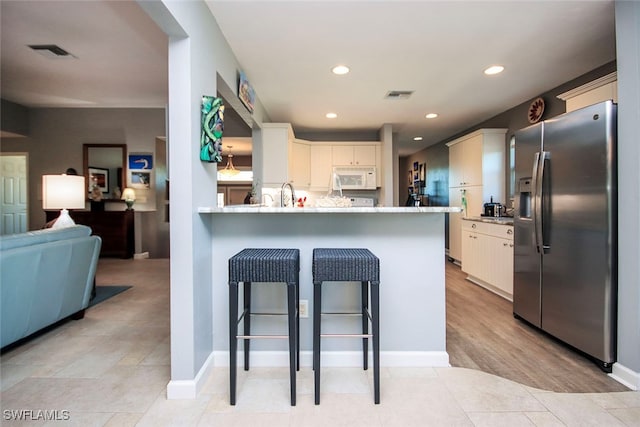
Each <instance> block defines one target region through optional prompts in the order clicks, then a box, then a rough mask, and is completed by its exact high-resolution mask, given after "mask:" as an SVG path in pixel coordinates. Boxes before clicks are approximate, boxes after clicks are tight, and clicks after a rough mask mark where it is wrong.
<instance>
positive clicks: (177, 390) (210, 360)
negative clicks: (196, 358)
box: [167, 353, 215, 399]
mask: <svg viewBox="0 0 640 427" xmlns="http://www.w3.org/2000/svg"><path fill="white" fill-rule="evenodd" d="M214 360H215V359H214V353H211V354H210V355H209V357H207V360H205V362H204V364H203V365H202V368H200V371H198V373H197V374H196V377H195V378H194V379H192V380H171V381H169V384H167V399H195V398H196V397H198V392H199V391H200V389H201V388H202V386H203V384H204V382H205V381H206V379H207V377H208V375H209V371H210V370H211V368H212V367H213V366H214Z"/></svg>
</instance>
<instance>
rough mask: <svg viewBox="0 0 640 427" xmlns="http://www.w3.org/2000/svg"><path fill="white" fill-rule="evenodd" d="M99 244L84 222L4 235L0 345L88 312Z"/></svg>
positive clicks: (1, 244)
mask: <svg viewBox="0 0 640 427" xmlns="http://www.w3.org/2000/svg"><path fill="white" fill-rule="evenodd" d="M101 244H102V241H101V240H100V237H98V236H92V235H91V229H90V228H89V227H86V226H84V225H76V226H73V227H68V228H63V229H46V230H38V231H31V232H27V233H21V234H12V235H7V236H0V297H1V299H0V304H1V307H0V308H1V310H2V311H0V317H1V318H0V320H1V323H0V347H3V348H4V347H6V346H7V345H9V344H12V343H14V342H16V341H18V340H20V339H21V338H24V337H26V336H29V335H31V334H32V333H34V332H37V331H38V330H40V329H42V328H44V327H46V326H49V325H52V324H53V323H56V322H57V321H59V320H62V319H65V318H67V317H69V316H72V315H73V316H74V318H82V317H83V316H84V310H85V309H86V308H87V307H88V306H89V299H90V297H91V291H92V288H93V283H94V278H95V274H96V268H97V266H98V255H99V254H100V246H101Z"/></svg>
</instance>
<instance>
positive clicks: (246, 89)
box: [238, 71, 256, 113]
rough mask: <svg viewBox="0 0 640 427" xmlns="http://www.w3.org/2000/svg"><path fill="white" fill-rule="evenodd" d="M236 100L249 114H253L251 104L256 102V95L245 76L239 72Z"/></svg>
mask: <svg viewBox="0 0 640 427" xmlns="http://www.w3.org/2000/svg"><path fill="white" fill-rule="evenodd" d="M238 98H240V101H242V103H243V104H244V106H245V107H247V110H249V112H250V113H253V104H254V103H255V102H256V93H255V91H254V90H253V86H251V83H249V80H247V76H245V74H244V73H243V72H242V71H240V78H239V81H238Z"/></svg>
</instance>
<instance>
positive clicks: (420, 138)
mask: <svg viewBox="0 0 640 427" xmlns="http://www.w3.org/2000/svg"><path fill="white" fill-rule="evenodd" d="M413 140H414V141H422V137H421V136H414V137H413Z"/></svg>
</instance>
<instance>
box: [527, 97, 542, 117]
mask: <svg viewBox="0 0 640 427" xmlns="http://www.w3.org/2000/svg"><path fill="white" fill-rule="evenodd" d="M542 113H544V99H542V98H536V99H534V100H533V102H532V103H531V105H529V110H527V118H528V119H529V123H537V122H538V121H539V120H540V119H541V118H542Z"/></svg>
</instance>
